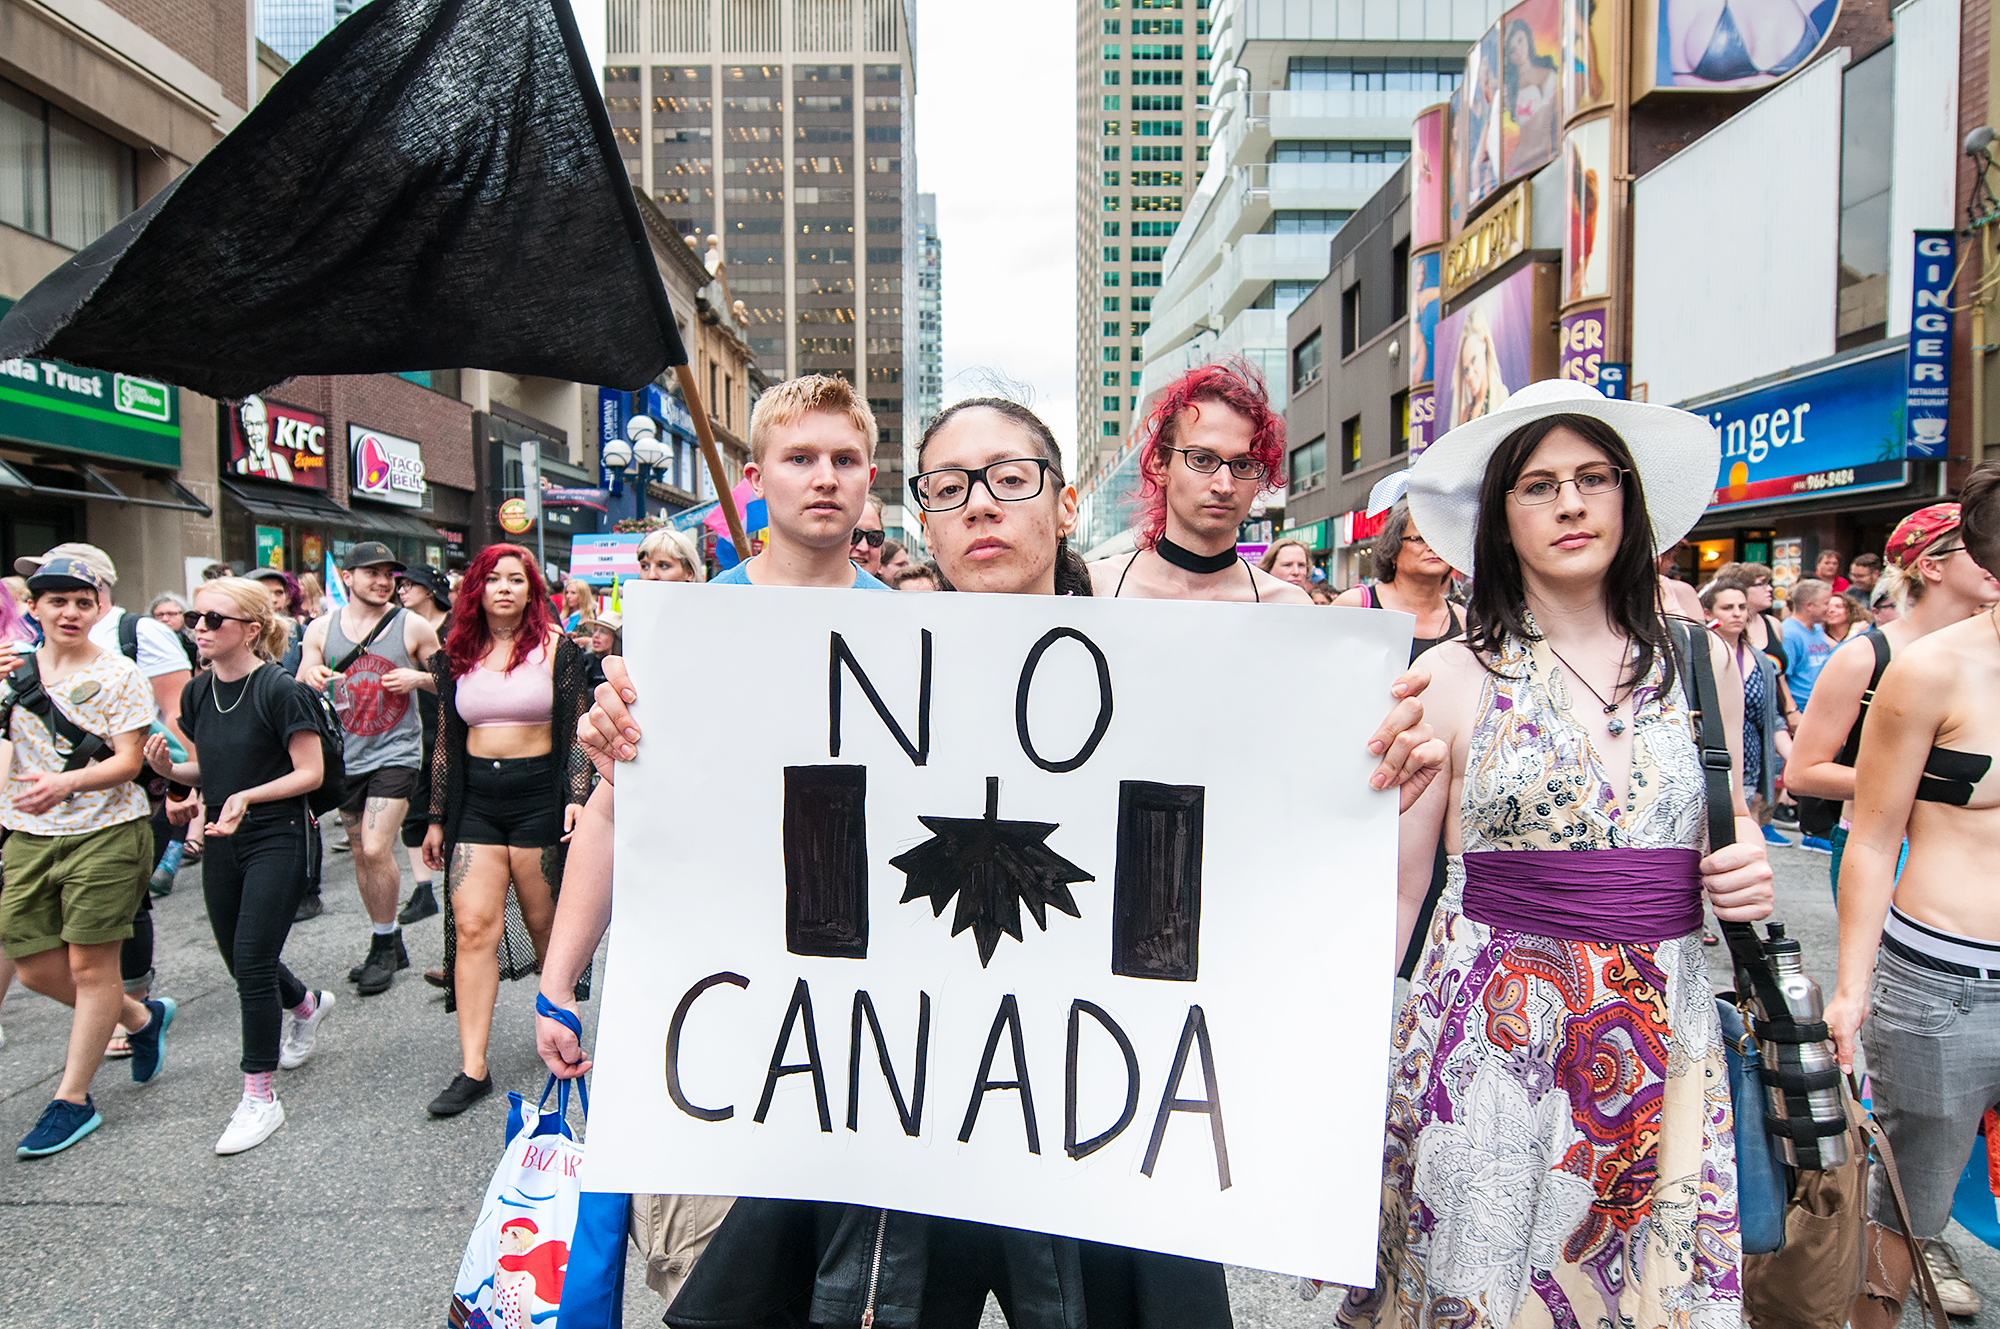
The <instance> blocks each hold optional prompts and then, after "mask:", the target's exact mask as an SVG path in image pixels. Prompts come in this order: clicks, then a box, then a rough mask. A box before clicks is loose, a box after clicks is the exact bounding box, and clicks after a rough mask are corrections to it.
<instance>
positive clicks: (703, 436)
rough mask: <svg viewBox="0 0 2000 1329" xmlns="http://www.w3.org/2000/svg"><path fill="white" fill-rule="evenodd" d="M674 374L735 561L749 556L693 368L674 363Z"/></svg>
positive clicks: (747, 545) (738, 513)
mask: <svg viewBox="0 0 2000 1329" xmlns="http://www.w3.org/2000/svg"><path fill="white" fill-rule="evenodd" d="M674 375H675V376H676V377H677V378H679V379H680V381H681V397H682V398H683V399H684V400H685V401H686V402H687V406H688V414H689V415H692V416H693V417H694V433H695V437H696V438H698V439H700V440H701V455H702V456H703V457H706V458H707V459H708V474H709V478H710V479H711V480H713V481H714V482H715V497H716V499H717V501H718V502H720V503H721V504H722V516H723V518H724V520H726V521H728V523H729V538H730V539H731V540H732V541H734V542H735V544H736V558H737V561H738V562H741V561H742V560H744V559H747V558H749V557H750V554H751V549H750V537H748V536H746V535H745V534H744V533H743V514H742V513H740V512H738V511H737V510H736V495H735V494H733V493H731V492H730V490H729V476H728V475H727V474H725V473H724V472H723V469H722V454H721V453H720V452H719V451H717V450H716V447H715V433H714V431H713V430H711V429H710V428H709V427H708V408H707V407H706V406H704V405H702V401H701V392H700V390H699V389H697V388H696V387H695V385H694V367H693V366H692V365H675V366H674Z"/></svg>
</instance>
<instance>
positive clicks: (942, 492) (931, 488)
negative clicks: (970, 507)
mask: <svg viewBox="0 0 2000 1329" xmlns="http://www.w3.org/2000/svg"><path fill="white" fill-rule="evenodd" d="M1048 471H1049V460H1048V458H1046V457H1017V458H1014V459H1012V460H1009V461H996V462H993V463H991V464H990V465H987V466H981V467H979V468H977V469H967V468H966V467H963V466H947V467H944V468H942V469H940V470H935V471H925V472H924V473H923V474H922V475H913V476H911V477H910V496H911V497H912V498H914V499H916V500H917V506H918V507H920V508H922V509H923V510H924V511H925V512H953V511H956V510H957V509H959V508H962V507H964V506H965V505H966V504H967V503H968V502H969V501H971V498H972V486H973V485H975V484H981V485H985V486H986V492H987V493H989V494H991V495H992V496H993V497H994V498H995V499H996V500H997V501H999V502H1001V503H1019V502H1022V501H1023V500H1026V499H1030V498H1034V497H1036V496H1037V495H1039V494H1040V493H1041V492H1042V486H1043V484H1044V483H1046V477H1047V475H1048Z"/></svg>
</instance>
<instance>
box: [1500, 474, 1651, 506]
mask: <svg viewBox="0 0 2000 1329" xmlns="http://www.w3.org/2000/svg"><path fill="white" fill-rule="evenodd" d="M1624 477H1625V471H1624V469H1623V468H1622V467H1618V466H1586V467H1584V468H1583V469H1582V470H1580V471H1578V472H1577V473H1576V474H1575V475H1572V476H1570V477H1569V478H1568V479H1566V480H1552V479H1550V478H1549V477H1547V476H1538V477H1537V478H1535V479H1533V480H1529V481H1527V482H1526V483H1525V484H1518V485H1515V486H1514V488H1513V491H1512V492H1513V495H1514V501H1515V502H1516V503H1519V504H1520V505H1521V506H1522V507H1525V508H1533V507H1540V506H1541V505H1542V504H1544V503H1553V502H1555V501H1556V496H1557V495H1558V494H1560V493H1562V487H1563V486H1564V485H1575V486H1576V492H1577V493H1578V494H1579V495H1580V496H1581V497H1584V498H1593V497H1595V496H1596V495H1598V494H1614V493H1616V492H1618V486H1619V485H1620V484H1622V483H1624Z"/></svg>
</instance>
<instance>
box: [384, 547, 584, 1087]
mask: <svg viewBox="0 0 2000 1329" xmlns="http://www.w3.org/2000/svg"><path fill="white" fill-rule="evenodd" d="M465 582H466V585H467V586H468V587H470V588H471V592H472V593H471V594H469V595H467V594H463V593H462V594H461V598H460V601H459V606H458V611H457V612H456V613H455V614H453V615H452V620H451V634H450V636H448V637H447V638H446V639H445V645H444V649H443V650H442V651H438V652H435V653H433V654H432V656H431V664H430V668H431V675H432V677H433V679H434V680H435V683H436V687H437V696H438V737H437V753H436V755H435V757H434V759H433V760H432V761H431V764H430V778H431V787H430V811H429V814H428V815H429V817H430V829H429V830H428V831H426V832H425V833H424V847H423V855H424V861H425V862H426V863H428V864H429V865H430V868H431V870H432V871H433V872H444V873H445V903H444V922H445V926H444V980H445V981H444V990H445V1007H446V1009H448V1010H455V1011H457V1013H458V1044H459V1052H460V1056H461V1059H462V1066H461V1069H460V1070H459V1073H458V1074H457V1075H455V1076H453V1077H452V1081H451V1083H450V1084H449V1085H448V1086H446V1088H445V1090H444V1092H443V1093H441V1094H439V1095H438V1096H437V1097H436V1098H435V1099H433V1100H432V1102H431V1105H430V1108H429V1111H430V1114H431V1115H432V1116H434V1117H454V1116H457V1115H458V1114H459V1113H461V1112H463V1111H465V1110H466V1109H467V1108H469V1107H471V1106H472V1105H473V1104H474V1103H476V1102H478V1101H479V1100H480V1099H482V1098H484V1097H485V1096H486V1095H487V1094H490V1093H492V1092H493V1077H492V1076H491V1075H490V1074H488V1072H487V1067H486V1042H487V1037H488V1035H489V1034H490V1033H491V1032H492V1028H493V1002H494V998H495V997H496V996H497V994H498V992H499V987H500V980H501V978H503V977H505V978H520V977H522V976H523V975H526V974H531V973H534V972H535V971H536V970H537V969H538V968H539V967H540V965H541V958H542V956H543V955H544V954H545V953H546V952H547V950H548V945H549V928H550V925H551V924H552V923H553V921H554V916H555V903H556V896H557V895H558V893H559V892H560V891H561V890H562V877H563V857H564V845H565V844H566V843H567V842H568V840H569V837H570V833H571V832H572V831H574V830H575V829H576V819H577V814H578V813H580V812H581V811H582V810H583V801H584V799H585V798H587V797H588V796H589V793H590V763H589V761H588V759H587V758H586V757H585V756H584V754H583V752H582V749H581V748H580V747H579V746H578V744H577V741H576V726H577V721H578V719H579V718H580V717H581V716H582V714H583V711H584V707H585V706H586V705H588V704H589V701H590V688H589V684H588V683H587V682H586V679H587V677H588V673H589V663H588V657H587V656H586V655H585V654H584V652H583V651H581V650H579V649H578V648H577V647H576V645H575V644H574V643H573V642H571V641H570V639H569V638H568V637H566V636H564V635H563V634H562V632H561V630H560V629H558V628H557V627H556V625H555V623H554V622H552V621H551V618H550V615H549V612H548V608H547V605H548V592H547V590H546V588H545V587H544V585H543V583H542V577H541V573H540V572H539V571H538V570H537V569H536V568H535V561H534V559H533V558H531V557H529V555H528V551H527V550H525V549H523V548H521V547H520V546H519V545H508V544H499V545H488V546H487V547H486V548H484V549H482V550H480V551H479V553H478V554H477V555H476V556H475V557H474V558H473V560H472V566H471V567H470V568H468V569H467V570H466V574H465ZM509 887H511V888H512V891H513V896H514V900H515V902H516V903H517V904H518V905H519V906H520V913H521V921H522V923H523V924H525V925H526V928H527V934H528V935H527V936H526V937H525V938H523V937H521V936H520V935H519V933H514V934H512V935H510V934H509V933H508V931H507V926H506V924H507V896H508V890H509ZM524 942H525V943H526V944H525V945H524V944H523V943H524ZM503 953H504V959H503ZM580 976H581V975H578V976H577V977H580ZM570 981H571V985H572V987H574V985H575V983H576V978H574V977H573V978H572V979H571V980H570Z"/></svg>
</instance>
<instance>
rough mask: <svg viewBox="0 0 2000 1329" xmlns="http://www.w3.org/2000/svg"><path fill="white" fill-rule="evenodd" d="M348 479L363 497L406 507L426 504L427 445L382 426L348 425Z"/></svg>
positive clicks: (356, 491)
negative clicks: (400, 436) (386, 432)
mask: <svg viewBox="0 0 2000 1329" xmlns="http://www.w3.org/2000/svg"><path fill="white" fill-rule="evenodd" d="M347 447H348V462H349V466H348V471H347V475H348V483H349V484H350V485H351V486H352V488H353V490H354V492H355V493H357V494H359V495H361V496H362V497H363V498H372V499H374V500H375V501H376V502H378V503H395V504H398V505H400V506H402V507H406V508H420V507H422V506H423V505H424V450H423V445H422V444H419V443H416V442H414V441H412V440H410V439H407V438H397V437H396V436H395V435H394V434H385V433H383V432H382V431H381V430H379V429H363V428H362V427H361V426H360V425H349V426H348V427H347Z"/></svg>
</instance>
